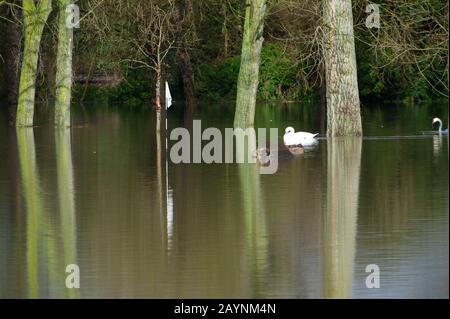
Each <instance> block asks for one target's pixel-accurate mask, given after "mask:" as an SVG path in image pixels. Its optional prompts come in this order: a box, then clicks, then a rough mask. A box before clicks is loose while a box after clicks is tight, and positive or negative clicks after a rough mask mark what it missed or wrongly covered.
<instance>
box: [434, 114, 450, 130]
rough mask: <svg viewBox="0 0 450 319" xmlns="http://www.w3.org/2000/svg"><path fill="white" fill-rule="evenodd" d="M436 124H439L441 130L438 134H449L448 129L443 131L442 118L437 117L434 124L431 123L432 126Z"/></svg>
mask: <svg viewBox="0 0 450 319" xmlns="http://www.w3.org/2000/svg"><path fill="white" fill-rule="evenodd" d="M434 123H439V130H438V133H439V134H448V128H447V129H445V130H443V129H442V121H441V119H440V118H438V117H435V118H434V119H433V122H432V123H431V125H434Z"/></svg>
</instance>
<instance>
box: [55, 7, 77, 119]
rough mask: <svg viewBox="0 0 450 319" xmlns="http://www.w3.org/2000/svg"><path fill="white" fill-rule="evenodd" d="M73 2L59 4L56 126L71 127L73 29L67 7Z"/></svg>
mask: <svg viewBox="0 0 450 319" xmlns="http://www.w3.org/2000/svg"><path fill="white" fill-rule="evenodd" d="M71 2H72V1H71V0H60V1H59V2H58V10H59V17H58V53H57V57H56V101H55V126H57V127H69V126H70V99H71V90H72V49H73V28H71V27H67V25H66V20H67V17H68V13H67V12H66V8H67V6H68V5H69V4H70V3H71Z"/></svg>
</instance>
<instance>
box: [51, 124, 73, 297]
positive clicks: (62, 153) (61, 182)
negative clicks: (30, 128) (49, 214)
mask: <svg viewBox="0 0 450 319" xmlns="http://www.w3.org/2000/svg"><path fill="white" fill-rule="evenodd" d="M55 147H56V169H57V179H58V202H59V218H60V223H61V237H62V244H63V245H62V249H63V251H62V255H63V258H62V261H63V267H64V268H65V267H66V266H67V265H70V264H78V261H77V233H76V230H77V229H76V215H75V190H74V180H73V165H72V143H71V136H70V129H64V128H62V129H56V130H55ZM66 293H67V297H69V298H77V297H79V291H78V289H67V290H66Z"/></svg>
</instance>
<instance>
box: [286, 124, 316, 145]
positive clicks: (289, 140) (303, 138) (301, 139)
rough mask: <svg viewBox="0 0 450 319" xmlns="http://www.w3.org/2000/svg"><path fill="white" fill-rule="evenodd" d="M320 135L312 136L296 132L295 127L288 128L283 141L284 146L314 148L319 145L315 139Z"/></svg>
mask: <svg viewBox="0 0 450 319" xmlns="http://www.w3.org/2000/svg"><path fill="white" fill-rule="evenodd" d="M317 135H319V133H317V134H312V133H308V132H295V131H294V128H293V127H290V126H289V127H287V128H286V131H285V134H284V137H283V141H284V145H286V146H288V147H289V146H296V145H302V146H313V145H315V144H317V140H316V139H315V137H316V136H317Z"/></svg>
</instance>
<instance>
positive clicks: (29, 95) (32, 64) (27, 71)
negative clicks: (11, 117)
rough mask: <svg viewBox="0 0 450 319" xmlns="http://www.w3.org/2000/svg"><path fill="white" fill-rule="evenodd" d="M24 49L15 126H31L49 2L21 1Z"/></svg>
mask: <svg viewBox="0 0 450 319" xmlns="http://www.w3.org/2000/svg"><path fill="white" fill-rule="evenodd" d="M22 3H23V20H24V48H23V58H22V65H21V70H20V84H19V102H18V105H17V118H16V125H17V126H33V116H34V98H35V89H36V75H37V63H38V56H39V46H40V43H41V37H42V32H43V30H44V26H45V23H46V21H47V19H48V16H49V14H50V12H51V7H52V2H51V0H40V1H39V2H38V3H37V4H35V1H34V0H23V2H22Z"/></svg>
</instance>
